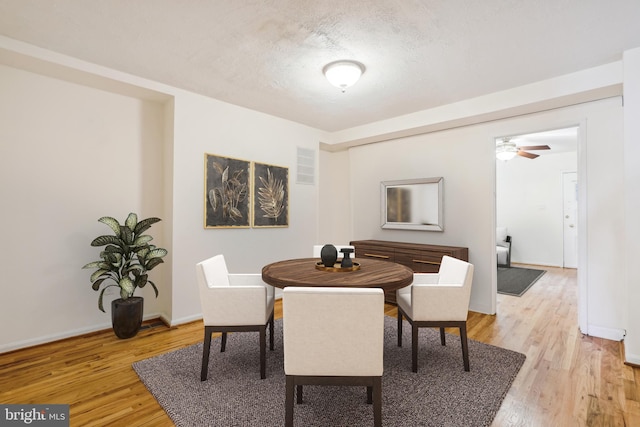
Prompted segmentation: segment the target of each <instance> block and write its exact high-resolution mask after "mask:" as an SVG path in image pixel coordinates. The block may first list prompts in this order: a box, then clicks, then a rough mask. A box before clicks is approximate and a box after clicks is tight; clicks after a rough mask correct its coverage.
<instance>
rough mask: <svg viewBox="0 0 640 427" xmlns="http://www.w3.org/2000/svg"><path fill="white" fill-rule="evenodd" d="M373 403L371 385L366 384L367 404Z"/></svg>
mask: <svg viewBox="0 0 640 427" xmlns="http://www.w3.org/2000/svg"><path fill="white" fill-rule="evenodd" d="M372 403H373V387H372V386H367V404H368V405H371V404H372Z"/></svg>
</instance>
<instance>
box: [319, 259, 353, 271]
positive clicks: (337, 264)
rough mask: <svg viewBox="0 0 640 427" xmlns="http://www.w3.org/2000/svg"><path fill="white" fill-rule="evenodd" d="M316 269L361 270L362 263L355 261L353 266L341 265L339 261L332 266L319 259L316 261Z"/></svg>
mask: <svg viewBox="0 0 640 427" xmlns="http://www.w3.org/2000/svg"><path fill="white" fill-rule="evenodd" d="M316 270H322V271H339V272H345V271H356V270H360V263H357V262H354V263H353V266H351V267H341V266H340V263H339V262H336V263H335V264H334V265H332V266H326V265H324V264H323V263H322V261H318V262H316Z"/></svg>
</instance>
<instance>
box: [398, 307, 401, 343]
mask: <svg viewBox="0 0 640 427" xmlns="http://www.w3.org/2000/svg"><path fill="white" fill-rule="evenodd" d="M398 347H402V312H401V311H400V309H398Z"/></svg>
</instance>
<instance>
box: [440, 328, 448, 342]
mask: <svg viewBox="0 0 640 427" xmlns="http://www.w3.org/2000/svg"><path fill="white" fill-rule="evenodd" d="M444 337H445V335H444V328H440V344H442V345H447V342H446V340H445V338H444Z"/></svg>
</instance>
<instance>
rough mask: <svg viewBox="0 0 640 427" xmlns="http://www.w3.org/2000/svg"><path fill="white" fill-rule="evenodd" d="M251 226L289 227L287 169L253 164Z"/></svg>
mask: <svg viewBox="0 0 640 427" xmlns="http://www.w3.org/2000/svg"><path fill="white" fill-rule="evenodd" d="M253 226H254V227H288V226H289V168H286V167H281V166H274V165H267V164H264V163H254V164H253Z"/></svg>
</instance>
